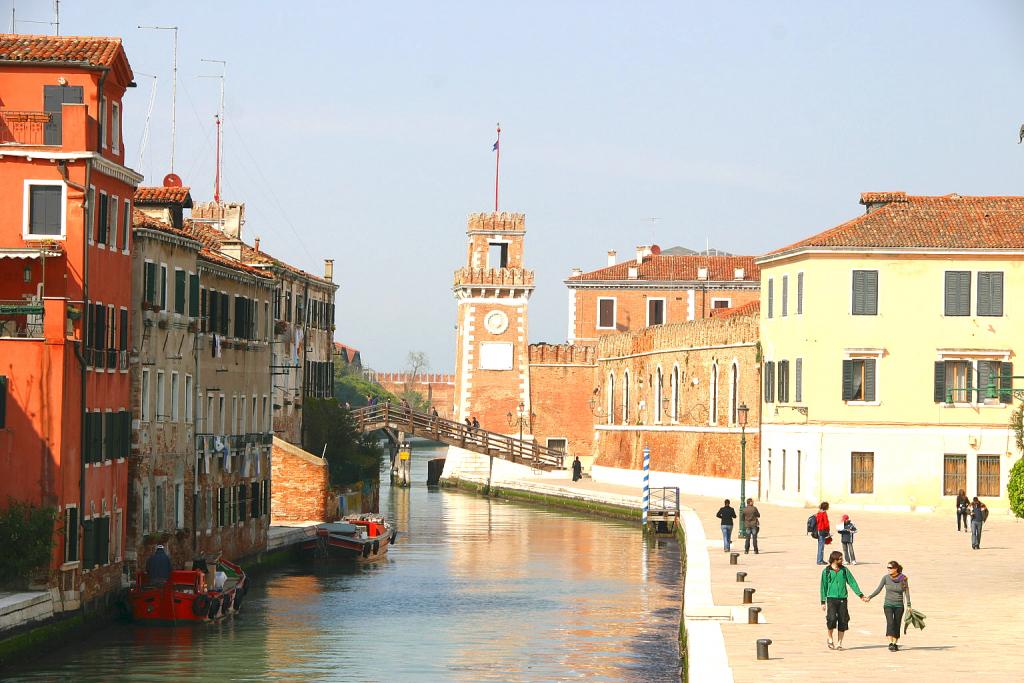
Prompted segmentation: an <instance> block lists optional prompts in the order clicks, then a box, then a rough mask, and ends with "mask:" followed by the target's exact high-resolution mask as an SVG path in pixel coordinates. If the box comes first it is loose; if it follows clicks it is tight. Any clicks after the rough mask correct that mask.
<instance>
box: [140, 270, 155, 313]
mask: <svg viewBox="0 0 1024 683" xmlns="http://www.w3.org/2000/svg"><path fill="white" fill-rule="evenodd" d="M142 299H143V301H145V302H147V303H150V304H155V303H157V300H156V264H155V263H153V262H152V261H146V262H145V263H144V264H143V265H142Z"/></svg>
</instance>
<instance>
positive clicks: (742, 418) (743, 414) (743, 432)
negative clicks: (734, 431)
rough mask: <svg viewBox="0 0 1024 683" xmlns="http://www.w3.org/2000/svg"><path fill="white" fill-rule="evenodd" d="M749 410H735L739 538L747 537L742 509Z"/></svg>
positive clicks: (743, 503) (741, 406)
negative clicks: (738, 429)
mask: <svg viewBox="0 0 1024 683" xmlns="http://www.w3.org/2000/svg"><path fill="white" fill-rule="evenodd" d="M748 413H750V408H748V407H747V404H746V403H741V404H740V407H739V408H737V409H736V421H737V422H739V423H740V538H746V537H747V525H746V524H745V523H744V521H743V509H744V508H745V507H747V414H748Z"/></svg>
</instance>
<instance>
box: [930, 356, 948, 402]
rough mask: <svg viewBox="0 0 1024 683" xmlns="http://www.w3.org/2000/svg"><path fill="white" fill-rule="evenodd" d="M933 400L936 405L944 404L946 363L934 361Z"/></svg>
mask: <svg viewBox="0 0 1024 683" xmlns="http://www.w3.org/2000/svg"><path fill="white" fill-rule="evenodd" d="M933 398H934V400H935V402H936V403H945V402H946V363H945V361H941V360H937V361H935V375H934V385H933Z"/></svg>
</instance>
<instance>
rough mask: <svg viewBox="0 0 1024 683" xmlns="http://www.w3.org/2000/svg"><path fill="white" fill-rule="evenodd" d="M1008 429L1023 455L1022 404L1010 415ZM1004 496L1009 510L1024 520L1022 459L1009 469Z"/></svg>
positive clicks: (1023, 468)
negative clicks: (1008, 501)
mask: <svg viewBox="0 0 1024 683" xmlns="http://www.w3.org/2000/svg"><path fill="white" fill-rule="evenodd" d="M1010 427H1011V428H1012V429H1013V433H1014V435H1015V436H1016V441H1017V451H1018V452H1019V453H1021V454H1022V455H1024V403H1021V404H1020V405H1019V406H1017V409H1016V410H1014V411H1013V413H1012V414H1011V415H1010ZM1006 495H1007V497H1008V498H1009V499H1010V510H1012V511H1013V514H1015V515H1016V516H1018V517H1022V518H1024V457H1021V458H1020V459H1019V460H1017V462H1015V463H1014V465H1013V467H1011V468H1010V479H1009V481H1008V482H1007V484H1006Z"/></svg>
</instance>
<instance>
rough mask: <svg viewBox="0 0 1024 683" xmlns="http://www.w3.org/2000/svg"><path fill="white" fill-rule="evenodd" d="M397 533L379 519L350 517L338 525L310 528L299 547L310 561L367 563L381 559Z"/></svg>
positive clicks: (359, 516)
mask: <svg viewBox="0 0 1024 683" xmlns="http://www.w3.org/2000/svg"><path fill="white" fill-rule="evenodd" d="M396 536H398V531H397V530H396V529H395V528H394V527H393V526H392V525H391V523H390V522H388V521H387V520H386V519H384V518H383V517H382V516H380V515H373V514H367V515H352V516H350V517H345V518H344V519H342V520H341V521H340V522H330V523H327V524H319V525H317V526H316V527H313V536H312V537H311V538H308V539H306V540H305V541H304V542H303V543H302V550H303V552H305V553H307V554H309V555H312V556H313V557H321V558H326V557H332V558H339V559H348V560H358V561H361V562H363V561H369V560H375V559H378V558H380V557H383V556H384V555H385V554H386V553H387V551H388V546H390V545H391V544H392V543H394V542H395V537H396Z"/></svg>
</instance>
